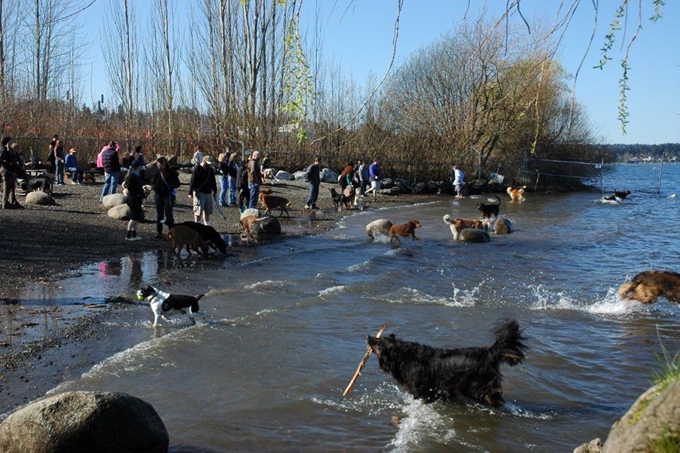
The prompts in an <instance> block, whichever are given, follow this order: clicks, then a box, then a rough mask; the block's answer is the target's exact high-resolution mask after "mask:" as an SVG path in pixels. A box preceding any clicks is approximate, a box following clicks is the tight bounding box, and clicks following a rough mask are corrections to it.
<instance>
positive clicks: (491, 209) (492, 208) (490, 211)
mask: <svg viewBox="0 0 680 453" xmlns="http://www.w3.org/2000/svg"><path fill="white" fill-rule="evenodd" d="M494 197H496V200H498V204H484V203H477V209H478V210H479V212H481V213H482V218H483V219H490V218H491V216H494V217H498V213H499V212H500V206H501V199H500V198H498V195H494Z"/></svg>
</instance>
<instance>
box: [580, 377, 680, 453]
mask: <svg viewBox="0 0 680 453" xmlns="http://www.w3.org/2000/svg"><path fill="white" fill-rule="evenodd" d="M678 449H680V381H676V382H673V383H672V384H670V385H669V386H668V387H667V388H665V389H662V388H661V387H659V386H655V387H652V388H650V389H649V390H647V391H646V392H645V393H643V394H642V396H640V397H639V398H638V399H637V401H636V402H635V403H634V404H633V406H632V407H631V408H630V409H629V410H628V412H626V414H625V415H624V416H623V417H621V418H620V419H619V420H618V421H616V422H615V423H614V425H612V429H611V430H610V431H609V435H608V436H607V440H606V442H605V443H604V446H603V447H601V448H600V440H599V439H595V440H593V441H591V442H590V443H588V444H582V445H581V446H579V447H578V448H576V449H575V450H574V453H643V452H673V451H678Z"/></svg>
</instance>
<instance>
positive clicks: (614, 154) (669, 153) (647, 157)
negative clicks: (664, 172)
mask: <svg viewBox="0 0 680 453" xmlns="http://www.w3.org/2000/svg"><path fill="white" fill-rule="evenodd" d="M600 149H601V150H602V151H603V153H604V155H605V156H606V157H605V159H607V158H608V160H609V161H610V162H658V161H660V160H661V159H664V160H665V161H672V162H678V161H680V143H662V144H658V145H641V144H636V145H622V144H618V145H600Z"/></svg>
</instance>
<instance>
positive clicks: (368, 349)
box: [342, 324, 387, 396]
mask: <svg viewBox="0 0 680 453" xmlns="http://www.w3.org/2000/svg"><path fill="white" fill-rule="evenodd" d="M386 328H387V324H385V325H383V326H382V327H381V328H380V330H379V331H378V333H377V334H376V335H375V337H376V338H380V336H381V335H382V333H383V332H384V331H385V329H386ZM372 352H373V349H372V348H371V347H370V346H367V347H366V353H365V354H364V356H363V357H362V358H361V361H360V362H359V366H358V367H357V370H356V372H355V373H354V376H352V380H351V381H349V384H347V388H346V389H345V391H344V392H342V396H346V395H347V394H348V393H349V392H351V391H352V388H353V387H354V384H355V383H356V381H357V379H359V376H361V370H363V369H364V365H366V361H367V360H368V358H369V357H370V356H371V353H372Z"/></svg>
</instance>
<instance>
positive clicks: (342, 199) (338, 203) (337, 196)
mask: <svg viewBox="0 0 680 453" xmlns="http://www.w3.org/2000/svg"><path fill="white" fill-rule="evenodd" d="M331 197H332V198H333V206H335V210H336V211H339V210H340V207H344V208H345V210H347V209H349V208H350V205H351V204H352V199H351V197H348V196H346V195H345V194H344V193H340V192H338V191H337V190H335V189H333V188H331Z"/></svg>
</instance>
